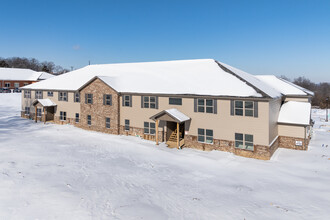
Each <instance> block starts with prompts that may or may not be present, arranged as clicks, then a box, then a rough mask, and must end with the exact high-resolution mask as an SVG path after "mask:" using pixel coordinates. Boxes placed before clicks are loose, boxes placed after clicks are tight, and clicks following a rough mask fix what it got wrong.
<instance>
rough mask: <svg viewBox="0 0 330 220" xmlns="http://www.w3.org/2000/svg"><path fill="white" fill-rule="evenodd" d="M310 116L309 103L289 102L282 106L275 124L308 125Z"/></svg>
mask: <svg viewBox="0 0 330 220" xmlns="http://www.w3.org/2000/svg"><path fill="white" fill-rule="evenodd" d="M310 116H311V104H310V103H308V102H296V101H289V102H286V103H284V104H283V105H282V107H281V109H280V114H279V116H278V121H277V122H279V123H286V124H299V125H309V124H310Z"/></svg>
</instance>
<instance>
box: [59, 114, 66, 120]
mask: <svg viewBox="0 0 330 220" xmlns="http://www.w3.org/2000/svg"><path fill="white" fill-rule="evenodd" d="M60 120H61V121H66V112H60Z"/></svg>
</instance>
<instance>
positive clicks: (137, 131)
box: [120, 125, 164, 142]
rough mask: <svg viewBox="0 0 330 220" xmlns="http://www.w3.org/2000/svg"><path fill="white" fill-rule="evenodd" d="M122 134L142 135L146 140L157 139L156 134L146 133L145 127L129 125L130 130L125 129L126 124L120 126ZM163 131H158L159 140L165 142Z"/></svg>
mask: <svg viewBox="0 0 330 220" xmlns="http://www.w3.org/2000/svg"><path fill="white" fill-rule="evenodd" d="M120 134H121V135H130V136H140V137H141V138H143V139H145V140H150V141H156V135H150V134H144V129H143V128H136V127H131V126H130V127H129V131H126V130H125V126H123V125H121V126H120ZM163 137H164V136H163V132H162V131H158V138H159V140H158V141H159V142H163V141H164V139H163Z"/></svg>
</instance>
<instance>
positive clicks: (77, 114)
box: [76, 113, 79, 123]
mask: <svg viewBox="0 0 330 220" xmlns="http://www.w3.org/2000/svg"><path fill="white" fill-rule="evenodd" d="M76 123H79V113H76Z"/></svg>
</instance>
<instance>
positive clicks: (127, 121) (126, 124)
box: [125, 119, 129, 131]
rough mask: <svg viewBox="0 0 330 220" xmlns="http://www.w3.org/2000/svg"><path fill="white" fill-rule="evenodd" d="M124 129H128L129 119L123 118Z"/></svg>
mask: <svg viewBox="0 0 330 220" xmlns="http://www.w3.org/2000/svg"><path fill="white" fill-rule="evenodd" d="M125 131H129V120H128V119H125Z"/></svg>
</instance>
